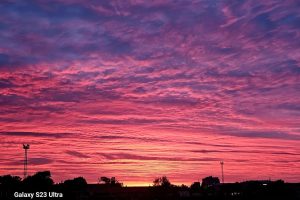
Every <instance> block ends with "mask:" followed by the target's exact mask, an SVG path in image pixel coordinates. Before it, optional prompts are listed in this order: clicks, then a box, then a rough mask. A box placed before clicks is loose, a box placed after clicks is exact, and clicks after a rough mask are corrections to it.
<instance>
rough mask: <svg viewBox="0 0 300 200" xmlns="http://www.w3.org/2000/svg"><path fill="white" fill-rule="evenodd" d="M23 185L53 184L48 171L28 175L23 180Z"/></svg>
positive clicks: (43, 185) (39, 185) (42, 185)
mask: <svg viewBox="0 0 300 200" xmlns="http://www.w3.org/2000/svg"><path fill="white" fill-rule="evenodd" d="M23 183H24V185H27V186H33V187H37V188H41V187H50V186H52V185H53V183H54V182H53V180H52V178H51V173H50V171H43V172H37V173H36V174H34V175H33V176H28V177H26V178H25V179H24V180H23Z"/></svg>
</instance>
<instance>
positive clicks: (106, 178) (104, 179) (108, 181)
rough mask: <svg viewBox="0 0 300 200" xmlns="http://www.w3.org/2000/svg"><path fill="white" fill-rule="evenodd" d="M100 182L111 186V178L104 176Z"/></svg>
mask: <svg viewBox="0 0 300 200" xmlns="http://www.w3.org/2000/svg"><path fill="white" fill-rule="evenodd" d="M99 182H104V184H106V185H109V184H110V178H108V177H106V176H102V177H101V178H99Z"/></svg>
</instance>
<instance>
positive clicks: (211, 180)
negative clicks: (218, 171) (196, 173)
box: [202, 176, 220, 188]
mask: <svg viewBox="0 0 300 200" xmlns="http://www.w3.org/2000/svg"><path fill="white" fill-rule="evenodd" d="M218 184H220V180H219V178H218V177H213V176H208V177H206V178H204V179H202V187H203V188H208V187H212V186H215V185H218Z"/></svg>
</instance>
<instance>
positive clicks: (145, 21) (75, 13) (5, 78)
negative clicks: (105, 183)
mask: <svg viewBox="0 0 300 200" xmlns="http://www.w3.org/2000/svg"><path fill="white" fill-rule="evenodd" d="M16 2H18V3H16ZM146 2H147V3H146ZM229 2H231V3H228V2H227V1H214V0H201V1H171V0H154V1H139V0H137V1H134V0H132V1H84V0H72V1H71V0H51V1H48V0H46V1H44V0H43V1H42V0H30V1H27V0H26V1H13V0H8V1H1V2H0V114H1V115H0V141H1V148H0V149H1V151H0V174H13V175H18V176H22V173H23V157H24V155H23V149H22V144H23V143H29V144H30V145H31V148H30V150H29V152H28V156H29V164H28V170H29V174H33V173H35V172H37V171H41V170H51V173H52V175H53V179H54V180H55V181H56V182H60V181H62V180H65V179H68V178H73V177H77V176H84V177H85V178H86V179H87V181H88V182H90V183H95V182H97V181H98V178H99V177H101V176H108V177H112V176H114V177H116V178H117V179H118V180H120V181H121V182H123V183H124V185H149V184H150V185H151V184H152V181H153V180H154V178H156V177H159V176H162V175H166V176H167V177H168V178H169V179H170V181H171V182H172V183H174V184H182V183H184V184H187V185H190V184H191V183H192V182H194V181H197V180H201V179H202V178H203V177H205V176H209V175H213V176H218V177H221V168H220V161H222V160H223V161H224V173H225V181H226V182H235V181H243V180H249V179H253V180H257V179H269V178H270V179H272V180H273V179H283V180H285V181H287V182H297V181H298V182H299V180H300V12H299V11H300V4H299V2H298V1H293V0H285V1H268V0H267V1H250V0H246V1H229ZM50 5H51V6H50Z"/></svg>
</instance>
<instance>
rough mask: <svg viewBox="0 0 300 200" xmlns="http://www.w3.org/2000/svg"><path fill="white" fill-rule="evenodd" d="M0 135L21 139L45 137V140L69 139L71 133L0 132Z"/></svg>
mask: <svg viewBox="0 0 300 200" xmlns="http://www.w3.org/2000/svg"><path fill="white" fill-rule="evenodd" d="M0 135H6V136H22V137H24V136H25V137H42V138H43V137H45V138H64V137H69V136H71V135H72V134H71V133H40V132H13V131H11V132H0Z"/></svg>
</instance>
